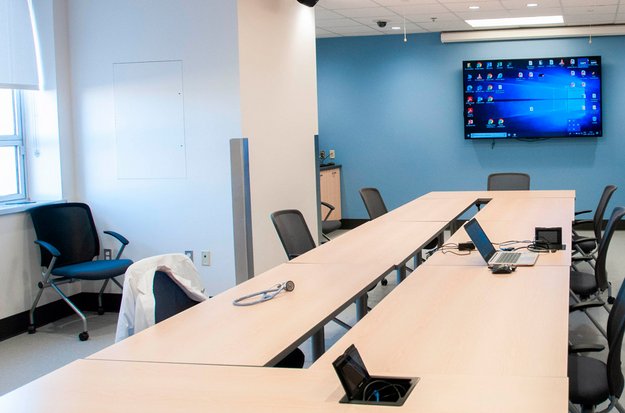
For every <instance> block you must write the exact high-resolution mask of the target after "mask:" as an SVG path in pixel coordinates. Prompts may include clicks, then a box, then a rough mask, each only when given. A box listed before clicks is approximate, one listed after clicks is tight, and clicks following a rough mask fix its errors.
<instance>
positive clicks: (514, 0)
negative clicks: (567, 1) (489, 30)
mask: <svg viewBox="0 0 625 413" xmlns="http://www.w3.org/2000/svg"><path fill="white" fill-rule="evenodd" d="M586 1H587V0H586ZM528 3H537V4H538V7H527V4H528ZM501 4H502V5H503V7H504V8H506V9H508V10H525V9H526V10H532V9H547V8H551V7H557V8H560V0H535V1H534V0H501Z"/></svg>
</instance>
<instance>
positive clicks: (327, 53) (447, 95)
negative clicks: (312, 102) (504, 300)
mask: <svg viewBox="0 0 625 413" xmlns="http://www.w3.org/2000/svg"><path fill="white" fill-rule="evenodd" d="M550 55H563V56H566V55H570V56H575V55H600V56H602V59H603V119H604V125H603V127H604V129H603V137H601V138H595V139H589V138H584V139H569V138H566V139H551V140H547V141H539V142H520V141H507V142H501V141H497V142H496V143H495V146H494V147H492V140H489V141H480V142H475V141H465V140H464V139H463V117H462V110H463V106H462V97H463V94H462V74H461V65H462V60H469V59H490V58H492V59H495V58H525V57H542V56H550ZM624 56H625V37H603V38H594V39H593V41H592V44H589V43H588V39H587V38H584V39H581V38H580V39H558V40H533V41H511V42H484V43H461V44H441V42H440V37H439V35H438V34H425V35H410V36H409V37H408V42H407V43H404V42H403V40H402V36H375V37H344V38H331V39H319V40H318V41H317V67H318V69H317V70H318V96H319V141H320V149H325V150H329V149H335V150H336V154H337V158H336V161H337V163H341V164H342V165H343V170H342V173H343V182H342V183H343V188H342V190H343V217H344V218H366V217H367V213H366V211H365V209H364V206H363V205H362V201H361V199H360V196H359V195H358V189H360V188H362V187H366V186H374V187H378V188H379V189H380V191H381V192H382V196H383V197H384V199H385V202H386V204H387V206H388V208H389V209H392V208H395V207H397V206H399V205H401V204H403V203H405V202H407V201H409V200H411V199H413V198H415V197H417V196H420V195H422V194H424V193H427V192H429V191H434V190H469V189H475V190H481V189H486V177H487V176H488V174H490V173H492V172H505V171H518V172H527V173H529V174H530V175H531V177H532V188H533V189H575V190H576V191H577V209H592V208H594V207H595V206H596V203H597V201H598V198H599V195H600V193H601V191H602V189H603V186H605V185H606V184H608V183H610V184H615V185H617V186H619V188H620V190H619V191H617V192H616V193H615V195H614V198H613V201H612V203H611V204H610V208H612V206H614V205H617V204H619V205H625V182H624V180H625V60H624V59H623V58H624Z"/></svg>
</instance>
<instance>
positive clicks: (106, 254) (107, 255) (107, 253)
mask: <svg viewBox="0 0 625 413" xmlns="http://www.w3.org/2000/svg"><path fill="white" fill-rule="evenodd" d="M112 258H113V250H111V249H110V248H105V249H104V259H105V260H110V259H112Z"/></svg>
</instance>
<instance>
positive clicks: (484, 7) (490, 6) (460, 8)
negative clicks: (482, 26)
mask: <svg viewBox="0 0 625 413" xmlns="http://www.w3.org/2000/svg"><path fill="white" fill-rule="evenodd" d="M471 5H472V3H469V2H465V3H449V4H445V7H447V8H448V9H449V10H450V11H453V12H466V11H472V12H481V11H492V10H505V9H504V8H503V6H502V5H501V2H498V1H484V2H481V3H479V4H478V3H476V5H477V6H479V7H480V8H479V9H477V10H472V9H469V6H471Z"/></svg>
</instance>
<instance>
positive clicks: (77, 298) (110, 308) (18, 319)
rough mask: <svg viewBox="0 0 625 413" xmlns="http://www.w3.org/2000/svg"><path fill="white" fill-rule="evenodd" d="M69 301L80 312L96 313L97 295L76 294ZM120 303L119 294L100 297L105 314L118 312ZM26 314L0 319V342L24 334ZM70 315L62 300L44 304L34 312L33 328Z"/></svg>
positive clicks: (26, 312)
mask: <svg viewBox="0 0 625 413" xmlns="http://www.w3.org/2000/svg"><path fill="white" fill-rule="evenodd" d="M69 299H70V300H71V301H72V302H73V303H74V304H76V306H77V307H78V308H80V309H81V310H82V311H98V293H78V294H74V295H72V296H70V297H69ZM121 302H122V295H121V294H104V296H103V297H102V304H103V306H104V311H106V312H113V313H117V312H119V307H120V305H121ZM28 313H29V311H23V312H21V313H18V314H15V315H12V316H10V317H6V318H3V319H1V320H0V341H3V340H6V339H7V338H11V337H14V336H17V335H19V334H22V333H25V332H26V331H27V330H28V324H29V319H28ZM72 314H75V313H74V311H73V310H72V309H71V308H70V307H69V306H68V305H67V304H66V303H65V301H63V300H60V299H59V300H57V301H53V302H51V303H48V304H44V305H42V306H39V307H37V310H35V327H41V326H43V325H46V324H49V323H52V322H54V321H57V320H60V319H62V318H65V317H67V316H69V315H72Z"/></svg>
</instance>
